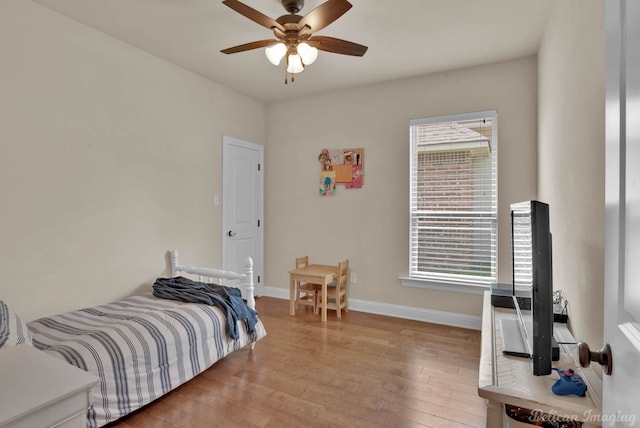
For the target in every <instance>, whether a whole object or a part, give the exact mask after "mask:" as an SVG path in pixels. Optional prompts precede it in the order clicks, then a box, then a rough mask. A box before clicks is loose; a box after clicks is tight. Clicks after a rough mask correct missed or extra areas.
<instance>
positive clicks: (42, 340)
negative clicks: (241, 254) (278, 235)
mask: <svg viewBox="0 0 640 428" xmlns="http://www.w3.org/2000/svg"><path fill="white" fill-rule="evenodd" d="M252 271H253V268H252V261H251V259H250V258H248V259H247V261H246V266H245V270H244V272H243V273H242V274H239V273H234V272H227V271H221V270H217V269H211V268H200V267H189V266H183V265H181V264H180V262H179V260H178V253H177V251H175V250H174V251H172V252H171V278H175V277H178V278H184V276H182V275H183V274H185V275H187V276H189V277H191V278H192V277H193V276H194V275H195V276H197V283H198V284H200V285H201V286H203V287H204V285H203V284H207V287H206V288H211V287H209V286H208V284H211V283H217V284H221V283H225V284H226V285H228V286H234V288H233V289H231V288H229V290H232V291H234V290H235V291H237V294H238V295H241V297H242V298H244V299H245V300H246V306H247V307H249V308H251V309H252V310H253V309H254V308H255V300H254V296H253V280H252V278H253V272H252ZM194 279H195V278H194ZM157 283H158V280H157V281H156V284H157ZM156 284H154V290H155V286H156ZM237 289H240V290H241V291H238V290H237ZM156 294H157V293H156ZM245 309H246V308H245ZM251 312H253V311H251ZM225 314H228V309H227V311H225V308H224V307H220V306H212V305H208V304H200V303H187V302H183V301H179V300H170V299H167V298H159V297H156V295H154V293H151V292H150V293H145V294H139V295H135V296H132V297H129V298H126V299H123V300H120V301H117V302H113V303H110V304H106V305H101V306H96V307H91V308H85V309H81V310H78V311H73V312H68V313H64V314H59V315H54V316H50V317H45V318H41V319H38V320H35V321H32V322H30V323H28V324H27V325H28V330H29V333H30V336H31V338H30V339H31V341H32V343H33V346H35V347H36V348H38V349H40V350H42V351H44V352H46V353H47V354H50V355H54V356H56V357H58V358H62V359H64V360H66V361H68V362H69V363H71V364H73V365H74V366H77V367H79V368H81V369H84V370H86V371H88V372H90V373H93V374H96V375H98V376H99V377H100V383H99V384H98V385H97V386H96V387H94V389H93V390H92V397H93V406H92V407H91V408H90V409H89V410H88V412H87V426H88V427H100V426H103V425H105V424H108V423H110V422H113V421H115V420H117V419H119V418H121V417H123V416H125V415H127V414H129V413H131V412H133V411H135V410H136V409H139V408H140V407H142V406H144V405H145V404H148V403H150V402H151V401H153V400H155V399H157V398H159V397H161V396H162V395H164V394H166V393H167V392H169V391H171V390H172V389H174V388H176V387H177V386H179V385H181V384H183V383H184V382H186V381H188V380H189V379H191V378H193V377H195V376H196V375H197V374H199V373H201V372H202V371H204V370H205V369H207V368H209V367H210V366H211V365H213V363H215V362H216V361H218V360H220V359H221V358H223V357H225V356H226V355H228V354H230V353H231V352H234V351H237V350H239V349H242V348H244V347H245V346H247V345H249V346H250V348H251V350H253V346H254V344H255V342H256V341H258V340H259V339H261V338H263V337H264V336H265V335H266V332H265V329H264V326H263V324H262V322H261V321H260V320H259V319H258V318H257V316H256V317H255V318H254V323H249V322H248V320H246V319H238V320H237V321H235V326H234V327H237V328H236V330H235V334H234V336H237V337H235V338H232V337H230V335H229V334H228V333H229V325H228V324H227V316H226V315H225ZM253 314H254V315H255V312H253Z"/></svg>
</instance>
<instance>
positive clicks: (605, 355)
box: [578, 342, 613, 375]
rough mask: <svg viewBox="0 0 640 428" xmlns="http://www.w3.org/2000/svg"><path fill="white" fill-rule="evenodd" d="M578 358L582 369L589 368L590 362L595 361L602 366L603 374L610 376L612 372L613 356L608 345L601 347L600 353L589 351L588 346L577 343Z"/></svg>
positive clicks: (583, 343)
mask: <svg viewBox="0 0 640 428" xmlns="http://www.w3.org/2000/svg"><path fill="white" fill-rule="evenodd" d="M578 356H579V357H580V365H581V366H582V367H589V364H591V361H595V362H597V363H599V364H600V365H601V366H602V369H603V370H604V374H606V375H611V372H612V371H613V355H612V354H611V346H609V344H608V343H605V344H604V345H602V349H600V351H598V352H594V351H592V350H591V349H589V345H587V344H586V343H585V342H580V343H578Z"/></svg>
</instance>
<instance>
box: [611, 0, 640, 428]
mask: <svg viewBox="0 0 640 428" xmlns="http://www.w3.org/2000/svg"><path fill="white" fill-rule="evenodd" d="M606 8H607V9H606V11H607V94H606V96H607V103H606V113H607V119H606V134H607V135H606V239H605V326H604V335H605V342H607V343H609V344H610V345H611V350H612V355H613V373H612V375H611V376H604V379H603V409H602V410H603V418H607V419H606V420H605V419H603V424H602V425H603V426H616V427H630V426H638V424H640V2H639V1H637V0H629V1H627V0H607V2H606Z"/></svg>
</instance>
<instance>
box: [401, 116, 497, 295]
mask: <svg viewBox="0 0 640 428" xmlns="http://www.w3.org/2000/svg"><path fill="white" fill-rule="evenodd" d="M410 131H411V197H410V198H411V202H410V212H411V219H410V221H411V225H410V233H411V236H410V263H409V264H410V266H409V276H410V278H404V279H403V284H405V285H413V286H428V287H431V286H435V287H436V288H445V289H452V288H455V287H452V285H455V284H457V285H459V286H460V288H466V289H467V290H466V291H480V290H482V289H485V287H487V286H490V285H491V284H492V283H495V282H496V272H497V261H496V259H497V256H496V253H497V251H496V249H497V230H496V229H497V226H496V224H497V222H496V217H497V199H498V198H497V115H496V112H495V111H485V112H479V113H469V114H461V115H455V116H446V117H436V118H427V119H416V120H412V121H411V124H410ZM404 280H408V281H404ZM408 282H411V284H409V283H408ZM429 284H431V285H429ZM462 291H465V290H462Z"/></svg>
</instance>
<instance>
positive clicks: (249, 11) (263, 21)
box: [222, 0, 285, 31]
mask: <svg viewBox="0 0 640 428" xmlns="http://www.w3.org/2000/svg"><path fill="white" fill-rule="evenodd" d="M222 4H224V5H226V6H228V7H230V8H231V9H233V10H235V11H236V12H238V13H239V14H240V15H242V16H244V17H246V18H249V19H250V20H252V21H253V22H257V23H258V24H260V25H262V26H263V27H266V28H268V29H270V30H271V29H273V28H274V27H275V28H277V29H279V30H281V31H285V28H284V27H283V26H282V25H281V24H280V23H278V22H277V21H276V20H275V19H271V18H269V17H268V16H267V15H265V14H263V13H262V12H259V11H257V10H255V9H254V8H252V7H250V6H247V5H246V4H244V3H242V2H239V1H238V0H224V1H223V2H222Z"/></svg>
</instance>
